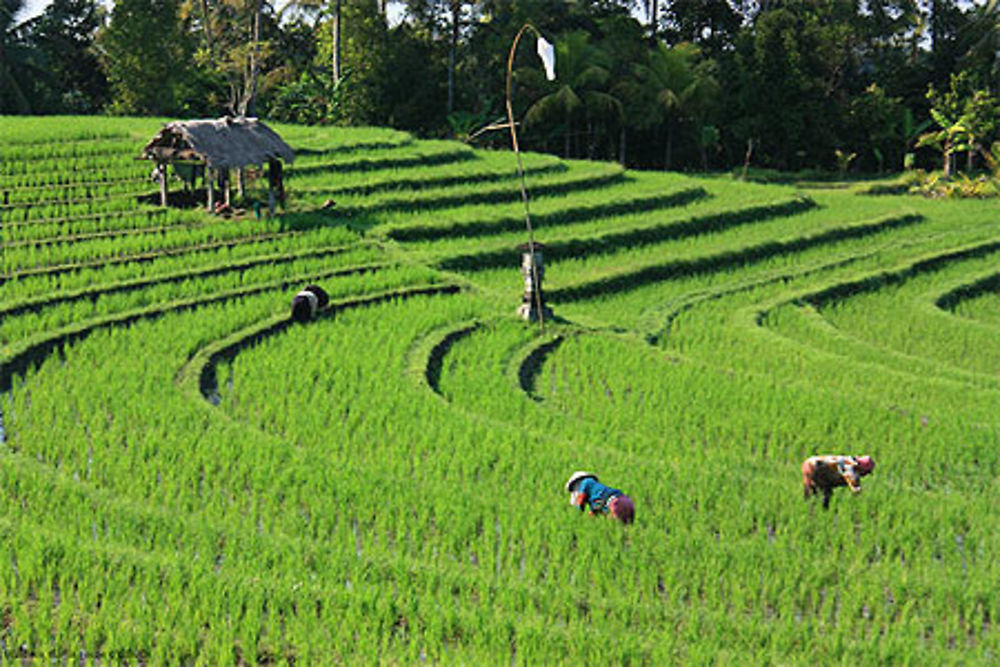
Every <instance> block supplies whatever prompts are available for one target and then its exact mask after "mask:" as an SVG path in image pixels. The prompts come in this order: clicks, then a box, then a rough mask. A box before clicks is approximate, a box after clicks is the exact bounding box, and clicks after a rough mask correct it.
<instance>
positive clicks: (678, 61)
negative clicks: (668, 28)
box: [636, 42, 719, 169]
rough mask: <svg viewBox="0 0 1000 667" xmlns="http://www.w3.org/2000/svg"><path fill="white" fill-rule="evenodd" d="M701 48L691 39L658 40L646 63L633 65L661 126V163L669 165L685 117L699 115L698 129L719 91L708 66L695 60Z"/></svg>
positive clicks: (665, 165) (665, 166) (696, 116)
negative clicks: (677, 41) (674, 42)
mask: <svg viewBox="0 0 1000 667" xmlns="http://www.w3.org/2000/svg"><path fill="white" fill-rule="evenodd" d="M699 55H700V50H699V49H698V47H697V46H695V45H694V44H691V43H690V42H682V43H681V44H678V45H676V46H673V47H670V46H667V45H666V44H664V43H662V42H660V43H658V44H657V45H656V48H655V49H654V50H653V51H652V52H651V53H650V54H649V60H648V61H647V62H646V63H643V64H639V65H637V66H636V75H637V77H638V79H639V80H640V81H641V82H642V85H643V86H644V88H645V90H646V95H647V98H648V99H650V100H651V106H652V110H653V113H652V114H651V116H650V117H651V118H658V119H659V121H660V122H661V123H662V124H663V126H664V131H665V142H664V150H663V156H664V159H663V163H664V168H665V169H670V166H671V163H672V158H673V144H674V135H675V133H676V129H677V127H678V125H679V123H680V121H681V120H682V119H684V118H693V119H698V120H699V121H700V122H699V123H698V125H699V132H700V131H701V127H702V126H704V124H705V123H704V121H703V116H704V114H705V113H707V110H708V109H709V107H710V106H711V102H712V100H713V99H714V98H715V96H717V95H718V92H719V84H718V82H717V81H716V80H715V77H714V76H713V75H712V73H711V69H710V68H709V67H705V66H698V65H696V64H695V61H696V60H697V58H698V56H699Z"/></svg>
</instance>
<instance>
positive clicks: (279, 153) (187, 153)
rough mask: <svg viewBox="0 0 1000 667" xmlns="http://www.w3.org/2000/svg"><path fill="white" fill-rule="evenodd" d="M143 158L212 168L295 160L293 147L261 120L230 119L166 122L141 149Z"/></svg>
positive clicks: (230, 167) (237, 167)
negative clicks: (191, 162) (200, 163)
mask: <svg viewBox="0 0 1000 667" xmlns="http://www.w3.org/2000/svg"><path fill="white" fill-rule="evenodd" d="M142 156H143V157H144V158H147V159H151V160H155V161H157V162H174V161H179V160H184V161H188V160H195V161H199V162H204V163H205V164H206V165H207V166H208V167H210V168H212V169H239V168H240V167H245V166H247V165H252V164H265V163H266V162H268V161H269V160H271V159H276V158H279V159H281V160H284V161H285V162H291V161H293V160H294V159H295V153H294V152H292V149H291V147H290V146H289V145H288V144H286V143H285V142H284V141H282V139H281V137H279V136H278V134H277V133H276V132H275V131H274V130H272V129H271V128H269V127H268V126H267V125H265V124H264V123H262V122H261V121H259V120H257V119H256V118H229V117H226V118H220V119H218V120H184V121H181V120H178V121H174V122H172V123H167V124H166V125H164V126H163V129H162V130H160V131H159V133H157V135H156V136H155V137H153V138H152V139H151V140H150V142H149V143H148V144H146V147H145V148H143V149H142Z"/></svg>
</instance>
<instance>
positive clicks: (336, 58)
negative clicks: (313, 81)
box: [333, 0, 340, 83]
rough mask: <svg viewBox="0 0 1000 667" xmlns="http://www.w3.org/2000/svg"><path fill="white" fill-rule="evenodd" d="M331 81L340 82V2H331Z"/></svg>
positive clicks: (338, 0) (334, 0) (335, 0)
mask: <svg viewBox="0 0 1000 667" xmlns="http://www.w3.org/2000/svg"><path fill="white" fill-rule="evenodd" d="M333 81H334V82H335V83H336V82H337V81H340V0H333Z"/></svg>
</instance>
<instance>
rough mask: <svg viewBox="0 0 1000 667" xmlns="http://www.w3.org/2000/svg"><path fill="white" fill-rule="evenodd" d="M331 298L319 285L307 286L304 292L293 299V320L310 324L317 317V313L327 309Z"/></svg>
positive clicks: (303, 289)
mask: <svg viewBox="0 0 1000 667" xmlns="http://www.w3.org/2000/svg"><path fill="white" fill-rule="evenodd" d="M328 303H330V296H329V295H328V294H327V293H326V290H324V289H323V288H322V287H320V286H319V285H306V286H305V287H304V288H302V291H301V292H299V293H298V294H296V295H295V296H294V297H293V298H292V319H293V320H295V321H296V322H308V321H309V320H311V319H313V318H314V317H316V313H317V312H319V311H320V310H322V309H323V308H326V305H327V304H328Z"/></svg>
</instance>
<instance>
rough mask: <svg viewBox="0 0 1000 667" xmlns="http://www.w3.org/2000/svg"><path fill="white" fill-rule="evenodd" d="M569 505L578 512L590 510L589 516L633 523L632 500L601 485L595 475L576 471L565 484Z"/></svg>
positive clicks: (616, 490) (617, 491)
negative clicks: (596, 515)
mask: <svg viewBox="0 0 1000 667" xmlns="http://www.w3.org/2000/svg"><path fill="white" fill-rule="evenodd" d="M566 491H567V492H568V493H569V503H570V505H573V506H574V507H579V508H580V511H581V512H582V511H584V510H590V513H591V514H603V515H605V516H609V517H611V518H612V519H617V520H619V521H621V522H622V523H632V522H633V521H635V505H634V504H633V503H632V499H631V498H629V497H628V496H626V495H625V494H624V493H622V492H621V491H619V490H618V489H613V488H611V487H610V486H606V485H604V484H601V482H600V481H599V480H598V479H597V475H595V474H593V473H590V472H585V471H583V470H578V471H577V472H575V473H573V474H572V476H570V478H569V481H567V482H566Z"/></svg>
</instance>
